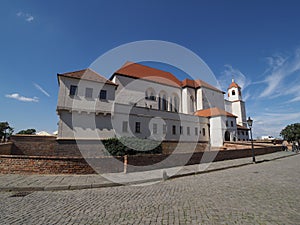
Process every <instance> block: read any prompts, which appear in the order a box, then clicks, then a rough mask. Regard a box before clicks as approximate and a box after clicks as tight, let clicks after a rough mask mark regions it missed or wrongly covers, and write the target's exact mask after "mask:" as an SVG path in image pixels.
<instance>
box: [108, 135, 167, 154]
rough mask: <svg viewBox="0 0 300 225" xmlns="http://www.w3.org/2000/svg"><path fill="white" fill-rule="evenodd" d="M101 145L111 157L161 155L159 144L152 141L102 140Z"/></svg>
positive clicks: (138, 139) (122, 138)
mask: <svg viewBox="0 0 300 225" xmlns="http://www.w3.org/2000/svg"><path fill="white" fill-rule="evenodd" d="M102 143H103V145H104V146H105V148H106V150H107V151H108V152H109V154H110V155H113V156H124V155H136V154H160V153H162V147H161V143H160V142H158V141H154V140H148V139H140V138H136V137H121V138H120V139H118V138H110V139H106V140H102ZM123 143H124V144H123Z"/></svg>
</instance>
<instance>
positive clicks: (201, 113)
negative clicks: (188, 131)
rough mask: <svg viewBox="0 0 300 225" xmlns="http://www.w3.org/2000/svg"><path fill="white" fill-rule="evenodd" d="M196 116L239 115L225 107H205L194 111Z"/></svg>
mask: <svg viewBox="0 0 300 225" xmlns="http://www.w3.org/2000/svg"><path fill="white" fill-rule="evenodd" d="M194 115H195V116H202V117H215V116H228V117H235V118H236V117H237V116H235V115H233V114H231V113H229V112H227V111H225V110H223V109H220V108H217V107H215V108H209V109H203V110H198V111H196V112H195V113H194Z"/></svg>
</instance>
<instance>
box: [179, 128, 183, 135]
mask: <svg viewBox="0 0 300 225" xmlns="http://www.w3.org/2000/svg"><path fill="white" fill-rule="evenodd" d="M182 129H183V128H182V126H180V127H179V133H180V134H182Z"/></svg>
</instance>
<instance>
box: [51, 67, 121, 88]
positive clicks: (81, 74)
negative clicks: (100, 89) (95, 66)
mask: <svg viewBox="0 0 300 225" xmlns="http://www.w3.org/2000/svg"><path fill="white" fill-rule="evenodd" d="M57 76H62V77H70V78H75V79H82V80H88V81H95V82H99V83H106V84H111V85H115V86H117V84H115V83H114V82H112V81H110V80H108V79H106V78H105V77H103V76H101V75H100V74H98V73H97V72H95V71H94V70H91V69H89V68H88V69H84V70H78V71H74V72H68V73H62V74H57Z"/></svg>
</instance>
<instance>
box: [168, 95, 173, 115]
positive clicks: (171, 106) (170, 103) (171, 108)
mask: <svg viewBox="0 0 300 225" xmlns="http://www.w3.org/2000/svg"><path fill="white" fill-rule="evenodd" d="M169 105H170V111H171V112H172V111H173V104H172V98H170V102H169Z"/></svg>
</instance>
